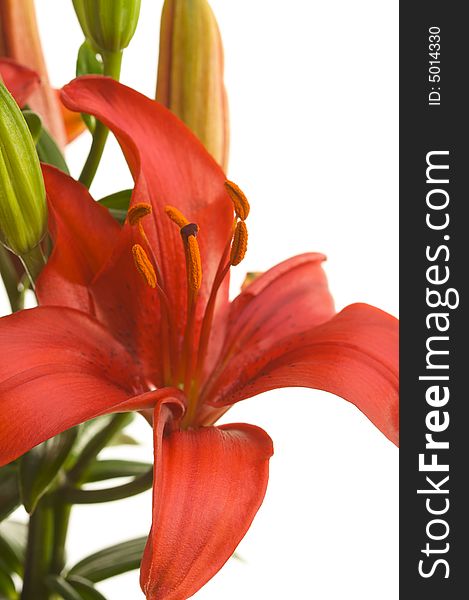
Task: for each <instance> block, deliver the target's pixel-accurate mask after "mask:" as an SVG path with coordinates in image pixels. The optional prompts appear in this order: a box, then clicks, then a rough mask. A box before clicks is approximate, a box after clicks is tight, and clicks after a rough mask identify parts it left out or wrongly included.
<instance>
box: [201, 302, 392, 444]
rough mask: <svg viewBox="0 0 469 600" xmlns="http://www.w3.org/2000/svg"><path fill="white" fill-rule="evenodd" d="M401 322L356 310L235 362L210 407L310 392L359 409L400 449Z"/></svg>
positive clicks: (357, 306)
mask: <svg viewBox="0 0 469 600" xmlns="http://www.w3.org/2000/svg"><path fill="white" fill-rule="evenodd" d="M398 335H399V322H398V320H397V319H395V318H394V317H392V316H391V315H388V314H387V313H385V312H383V311H381V310H379V309H377V308H374V307H373V306H368V305H366V304H353V305H351V306H348V307H347V308H345V309H344V310H343V311H341V312H340V313H339V314H338V315H336V316H335V317H334V318H332V319H331V320H330V321H327V322H326V323H324V324H323V325H320V326H318V327H316V328H314V329H311V330H310V331H309V332H306V333H305V332H303V333H299V334H296V335H292V336H290V337H289V338H287V339H285V340H284V343H283V344H282V346H281V347H277V348H275V349H274V350H272V351H270V352H266V353H259V352H258V353H257V354H256V353H253V354H251V355H249V356H245V357H244V362H243V363H241V362H240V361H239V360H237V359H236V357H234V358H233V359H232V360H231V362H230V364H229V365H228V367H227V369H226V371H225V372H224V373H223V377H220V378H219V380H218V381H217V382H216V385H215V386H214V389H213V391H212V396H211V403H213V404H214V405H215V406H216V405H218V406H223V405H229V404H232V403H234V402H237V401H239V400H242V399H244V398H248V397H250V396H255V395H256V394H259V393H261V392H265V391H267V390H271V389H275V388H281V387H311V388H315V389H320V390H325V391H327V392H332V393H333V394H336V395H337V396H341V397H342V398H345V399H346V400H349V401H350V402H352V403H353V404H355V405H356V406H357V407H358V408H359V409H360V410H361V411H362V412H363V413H364V414H365V415H366V416H367V417H368V418H369V419H370V420H371V421H372V422H373V423H374V424H375V425H376V427H378V429H380V430H381V431H382V432H383V433H384V435H386V437H388V438H389V439H390V440H391V441H392V442H394V443H395V444H397V443H398V438H399V416H398V415H399V393H398V374H399V358H398V353H399V347H398V346H399V344H398Z"/></svg>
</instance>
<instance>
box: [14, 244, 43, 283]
mask: <svg viewBox="0 0 469 600" xmlns="http://www.w3.org/2000/svg"><path fill="white" fill-rule="evenodd" d="M20 258H21V262H22V263H23V266H24V269H25V271H26V273H27V275H28V277H29V280H30V282H31V287H32V289H33V290H34V289H35V283H34V282H35V281H36V279H37V278H38V277H39V274H40V273H41V271H42V269H43V268H44V266H45V264H46V262H47V261H46V257H45V256H44V253H43V251H42V248H41V246H36V247H35V248H33V249H32V250H31V252H29V254H22V255H21V256H20Z"/></svg>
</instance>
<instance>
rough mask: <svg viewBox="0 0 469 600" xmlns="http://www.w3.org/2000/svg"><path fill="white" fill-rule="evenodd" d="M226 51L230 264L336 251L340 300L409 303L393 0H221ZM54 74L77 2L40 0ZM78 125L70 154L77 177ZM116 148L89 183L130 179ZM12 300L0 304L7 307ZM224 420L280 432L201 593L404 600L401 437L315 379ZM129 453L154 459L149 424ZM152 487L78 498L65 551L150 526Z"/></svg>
mask: <svg viewBox="0 0 469 600" xmlns="http://www.w3.org/2000/svg"><path fill="white" fill-rule="evenodd" d="M161 6H162V1H161V0H142V10H141V18H140V22H139V26H138V29H137V32H136V35H135V38H134V40H133V41H132V43H131V46H130V47H129V49H128V50H127V51H126V53H125V57H124V63H123V73H122V81H123V82H124V83H126V84H128V85H131V86H133V87H135V88H136V89H138V90H139V91H141V92H142V93H145V94H147V95H150V96H152V95H153V93H154V87H155V80H156V63H157V47H158V31H159V15H160V11H161ZM212 6H213V9H214V11H215V13H216V15H217V18H218V21H219V24H220V28H221V32H222V36H223V40H224V45H225V56H226V85H227V89H228V94H229V101H230V108H231V139H232V144H231V160H230V168H229V175H230V177H231V178H232V179H234V180H235V181H236V182H238V183H239V185H241V187H242V188H243V189H244V190H245V191H246V192H247V194H248V197H249V198H250V201H251V205H252V213H251V216H250V218H249V229H250V246H249V253H248V256H247V258H246V260H245V261H244V263H242V265H241V266H240V267H238V270H237V272H236V274H235V276H234V277H233V293H235V292H236V289H237V288H238V287H239V284H240V282H241V281H242V279H243V278H244V273H245V271H247V270H265V269H267V268H268V267H269V266H271V265H273V264H275V263H276V262H278V261H280V260H282V259H284V258H287V257H288V256H291V255H293V254H296V253H300V252H304V251H309V250H313V251H322V252H324V253H326V254H327V255H328V257H329V260H328V263H327V264H326V270H327V273H328V276H329V280H330V286H331V289H332V292H333V294H334V297H335V299H336V304H337V308H338V309H340V308H343V307H344V306H346V305H347V304H350V303H352V302H355V301H365V302H368V303H370V304H375V305H377V306H379V307H381V308H383V309H385V310H387V311H389V312H391V313H393V314H397V309H398V305H397V302H398V293H397V292H398V288H397V285H398V277H397V275H398V274H397V268H398V239H397V218H398V209H397V202H398V197H397V181H398V173H397V169H398V163H397V118H398V109H397V106H398V104H397V93H398V90H397V56H398V55H397V17H398V14H397V2H394V1H392V0H381V2H376V1H374V0H357V1H356V2H349V1H348V0H335V1H333V2H326V1H324V0H322V1H321V0H283V1H281V0H255V1H254V0H237V1H236V2H229V1H228V0H212ZM37 9H38V17H39V21H40V28H41V34H42V37H43V43H44V48H45V52H46V57H47V60H48V64H49V69H50V75H51V79H52V82H53V84H54V85H56V86H57V87H60V86H61V85H63V84H64V83H66V82H67V81H69V80H70V79H71V78H72V77H73V76H74V63H75V56H76V51H77V49H78V47H79V45H80V44H81V42H82V34H81V31H80V29H79V27H78V26H77V24H76V20H75V17H74V13H73V10H72V5H71V1H70V2H63V1H62V2H59V1H58V0H37ZM88 146H89V139H88V137H87V136H83V137H82V138H81V139H80V140H79V141H77V142H76V143H74V144H73V145H72V146H71V147H70V148H69V150H68V154H67V157H68V159H69V161H70V164H71V166H72V170H73V173H74V175H75V176H77V175H78V173H79V170H80V167H81V165H82V161H83V160H84V157H85V156H86V152H87V149H88ZM129 183H130V177H129V175H128V171H127V168H126V166H125V163H124V162H123V160H122V159H121V157H120V156H119V150H118V147H117V145H116V144H115V143H114V141H113V143H111V144H109V147H108V149H107V152H106V156H105V160H104V161H103V164H102V169H101V171H100V172H99V174H98V178H97V180H96V182H95V184H94V185H93V188H92V192H93V193H94V194H95V195H96V197H100V196H102V195H104V194H106V193H110V192H112V191H115V190H118V189H121V188H123V187H128V186H129ZM6 306H7V304H6V301H3V302H2V311H3V312H4V313H6V312H7V308H6ZM225 421H226V422H230V421H232V422H239V421H241V422H242V421H245V422H249V423H254V424H257V425H259V426H261V427H263V428H265V429H266V430H267V431H268V432H269V434H270V435H271V437H272V438H273V440H274V442H275V456H274V458H273V459H272V461H271V478H270V484H269V490H268V493H267V497H266V500H265V502H264V504H263V506H262V508H261V510H260V512H259V514H258V516H257V518H256V520H255V522H254V524H253V526H252V527H251V529H250V531H249V533H248V534H247V536H246V537H245V539H244V540H243V542H242V543H241V545H240V546H239V554H240V555H241V556H242V557H243V558H244V562H240V561H236V560H230V561H229V563H228V564H227V565H226V566H225V567H224V569H223V570H222V571H221V572H220V573H219V574H218V575H217V576H216V577H215V578H214V579H213V580H212V581H211V582H210V583H209V584H208V585H207V586H206V587H205V588H203V590H202V591H200V592H199V593H198V594H196V596H195V597H196V598H197V599H198V600H211V599H213V600H215V599H217V600H220V599H223V600H235V599H236V600H239V598H247V599H249V600H251V599H258V598H262V599H264V598H266V599H270V598H273V599H284V598H301V599H307V600H309V599H311V600H313V599H318V600H339V599H342V598H348V599H352V600H355V599H356V600H376V599H377V598H379V599H380V600H395V599H397V597H398V561H397V551H398V548H397V543H398V537H397V536H398V478H397V475H398V470H397V467H398V451H397V449H396V448H395V447H394V446H393V445H392V444H391V443H390V442H388V441H387V440H386V439H385V438H384V436H382V435H381V434H380V433H379V431H378V430H376V429H375V428H374V427H373V426H372V425H371V424H370V423H369V422H368V421H367V419H366V418H365V417H364V416H363V415H362V414H361V413H360V412H359V411H358V410H357V409H355V408H354V407H353V406H352V405H349V404H347V403H346V402H344V401H343V400H341V399H338V398H336V397H334V396H331V395H329V394H326V393H321V392H316V391H312V390H278V391H276V392H269V393H268V394H265V395H263V396H260V397H257V398H255V399H251V400H248V401H246V402H244V403H242V404H240V405H238V406H236V407H235V408H233V409H232V410H231V411H230V413H229V414H228V415H227V418H226V419H225ZM132 428H133V433H134V434H135V435H137V436H138V437H139V439H141V440H142V444H143V445H142V446H141V447H140V448H138V449H132V448H130V449H129V448H121V449H120V450H119V452H118V454H119V456H122V455H124V454H125V455H126V456H129V457H133V458H136V457H139V458H143V459H146V460H151V432H150V430H149V428H148V427H147V426H146V425H145V424H144V423H143V422H142V423H138V424H136V425H133V426H132ZM150 507H151V495H150V493H146V494H143V495H141V496H139V497H136V498H133V499H130V500H128V501H122V502H118V503H113V504H111V505H106V506H97V507H96V506H95V507H81V508H77V509H76V510H75V512H74V515H73V519H72V526H71V532H70V561H71V562H73V561H76V560H78V559H79V558H81V557H83V556H85V555H87V554H89V553H90V552H91V551H94V550H96V549H99V548H102V547H104V546H107V545H110V544H112V543H115V542H118V541H121V540H125V539H127V538H129V537H136V536H139V535H144V534H146V533H147V531H148V528H149V525H150ZM99 587H100V589H101V591H102V592H103V593H105V594H107V596H108V597H109V598H110V600H124V599H126V600H127V599H130V598H131V599H134V598H135V599H139V598H142V595H141V592H140V590H139V586H138V573H137V572H134V573H131V574H127V575H124V576H122V577H120V578H116V579H114V580H109V581H107V582H104V583H103V584H101V585H100V586H99Z"/></svg>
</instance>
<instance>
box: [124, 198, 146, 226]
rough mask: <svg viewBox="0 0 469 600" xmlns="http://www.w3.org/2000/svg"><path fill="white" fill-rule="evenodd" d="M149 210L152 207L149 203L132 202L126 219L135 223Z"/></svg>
mask: <svg viewBox="0 0 469 600" xmlns="http://www.w3.org/2000/svg"><path fill="white" fill-rule="evenodd" d="M151 210H152V208H151V205H150V204H146V203H145V202H139V203H138V204H134V206H132V207H131V208H129V212H128V213H127V219H128V220H129V223H130V224H131V225H137V224H138V223H139V222H140V219H143V217H146V216H147V215H149V214H150V213H151Z"/></svg>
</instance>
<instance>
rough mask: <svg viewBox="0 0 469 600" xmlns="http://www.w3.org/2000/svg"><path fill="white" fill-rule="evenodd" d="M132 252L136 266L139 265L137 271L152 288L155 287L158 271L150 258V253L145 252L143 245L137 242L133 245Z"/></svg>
mask: <svg viewBox="0 0 469 600" xmlns="http://www.w3.org/2000/svg"><path fill="white" fill-rule="evenodd" d="M132 254H133V256H134V262H135V266H136V267H137V271H138V272H139V273H140V275H141V276H142V277H143V279H144V281H145V282H146V283H147V284H148V285H149V286H150V287H151V288H155V287H156V273H155V269H154V268H153V265H152V264H151V261H150V259H149V258H148V254H147V253H146V252H145V250H144V249H143V248H142V246H140V244H135V245H134V246H132Z"/></svg>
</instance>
